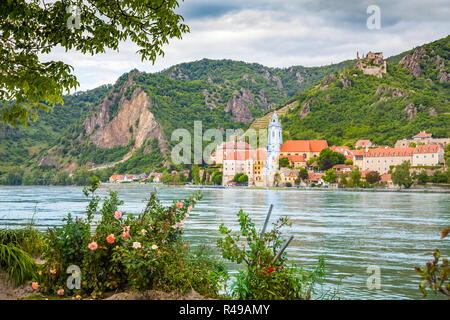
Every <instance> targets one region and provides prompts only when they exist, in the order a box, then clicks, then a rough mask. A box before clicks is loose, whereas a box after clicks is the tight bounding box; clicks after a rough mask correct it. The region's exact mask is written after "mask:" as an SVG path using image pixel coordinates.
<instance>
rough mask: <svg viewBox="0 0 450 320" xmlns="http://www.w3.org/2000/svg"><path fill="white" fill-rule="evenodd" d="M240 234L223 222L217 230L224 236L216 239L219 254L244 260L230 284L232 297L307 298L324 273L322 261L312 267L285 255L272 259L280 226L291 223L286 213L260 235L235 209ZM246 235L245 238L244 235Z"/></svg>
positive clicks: (232, 260)
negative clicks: (289, 259) (242, 267)
mask: <svg viewBox="0 0 450 320" xmlns="http://www.w3.org/2000/svg"><path fill="white" fill-rule="evenodd" d="M238 221H239V224H240V234H237V233H232V230H231V229H229V228H227V227H225V226H224V224H222V225H221V226H220V228H219V232H220V233H221V234H223V235H224V236H225V237H224V238H220V239H218V241H217V245H218V247H219V249H220V250H221V252H222V257H223V258H224V259H228V260H230V261H231V262H235V263H237V264H243V265H244V269H241V270H239V272H238V274H237V276H236V277H235V279H234V282H233V283H232V285H231V292H230V295H231V297H232V298H236V299H245V300H255V299H257V300H273V299H309V298H310V293H311V292H314V283H315V281H316V279H317V278H321V277H323V276H324V263H323V260H321V261H320V263H319V266H318V267H317V268H316V269H313V270H311V271H310V270H304V269H303V268H299V267H297V266H296V265H295V264H293V263H290V264H289V265H288V260H287V255H286V253H285V252H283V253H282V254H281V256H280V257H279V258H278V260H276V259H275V257H276V256H277V254H278V252H279V250H280V249H281V247H282V245H283V240H282V238H281V228H283V227H286V226H290V225H291V223H290V222H289V221H288V219H287V217H282V218H280V219H278V221H277V222H276V223H273V229H272V230H271V231H270V232H265V233H264V234H263V235H262V237H260V234H259V233H258V232H257V231H256V228H255V224H254V223H253V222H252V220H251V218H250V217H249V215H248V214H247V213H245V212H244V211H242V210H240V211H239V213H238ZM244 237H245V241H244V239H241V238H244Z"/></svg>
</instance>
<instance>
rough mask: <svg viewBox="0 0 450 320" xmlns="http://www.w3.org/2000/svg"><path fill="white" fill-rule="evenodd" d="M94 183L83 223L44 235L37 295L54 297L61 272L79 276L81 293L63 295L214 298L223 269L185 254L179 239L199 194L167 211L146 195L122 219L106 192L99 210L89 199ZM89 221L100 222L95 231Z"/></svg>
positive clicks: (196, 255)
mask: <svg viewBox="0 0 450 320" xmlns="http://www.w3.org/2000/svg"><path fill="white" fill-rule="evenodd" d="M97 187H98V179H94V181H93V184H92V186H91V187H90V188H89V189H85V190H84V193H85V195H86V196H89V194H91V196H90V197H91V198H90V202H89V204H88V206H87V209H86V212H87V218H86V219H84V220H83V219H79V218H75V219H73V218H72V217H71V216H70V215H68V217H67V218H66V219H64V221H65V224H64V225H63V226H61V227H57V228H53V229H50V230H49V231H48V233H47V235H46V238H45V241H46V244H47V245H46V248H47V249H46V251H45V252H44V258H45V259H46V260H47V261H46V263H45V264H44V266H43V267H42V269H41V271H40V275H39V278H38V281H39V283H40V284H41V286H40V290H41V292H43V293H50V294H54V293H56V292H57V291H58V290H59V289H62V288H64V287H65V284H66V281H67V277H68V275H67V274H66V270H67V267H68V266H70V265H76V266H79V267H80V271H81V277H82V282H81V288H80V289H79V290H74V291H73V292H70V291H69V292H65V294H71V293H72V294H80V295H90V296H91V297H93V298H100V297H102V296H103V294H104V292H106V291H108V290H124V289H126V288H127V287H129V286H130V285H131V288H132V289H135V290H150V289H155V290H181V291H187V290H189V289H194V290H196V291H197V292H199V293H200V294H204V295H207V296H213V297H216V296H218V294H219V291H220V289H221V286H222V284H223V282H224V279H225V277H226V272H225V269H224V267H223V266H222V265H221V264H220V263H218V262H216V261H214V260H213V259H211V258H210V256H209V255H207V254H206V252H207V251H206V250H201V252H200V253H199V252H196V251H195V250H191V249H190V248H189V247H188V246H187V244H186V243H184V241H183V239H182V229H183V228H182V227H183V225H184V221H183V220H184V219H186V218H188V217H189V212H190V211H191V210H192V209H193V207H194V206H195V204H196V201H197V200H200V198H201V194H194V195H192V196H191V197H189V198H188V199H185V200H183V201H178V202H177V201H174V202H173V204H172V205H171V206H168V207H165V206H162V205H161V204H160V202H159V200H158V199H157V198H156V195H155V194H151V196H150V198H149V200H148V202H147V205H146V207H145V209H144V211H143V212H142V213H141V214H139V215H126V216H125V215H124V214H122V212H120V211H119V210H118V208H119V206H120V205H121V204H122V203H123V202H122V201H120V200H119V199H118V197H117V193H116V192H112V191H111V192H110V195H109V197H106V198H104V199H103V204H102V207H101V208H100V207H99V203H100V198H99V197H98V196H97V195H95V191H96V189H97ZM94 216H100V220H99V221H98V222H97V227H96V229H95V231H93V230H91V224H92V223H93V218H94Z"/></svg>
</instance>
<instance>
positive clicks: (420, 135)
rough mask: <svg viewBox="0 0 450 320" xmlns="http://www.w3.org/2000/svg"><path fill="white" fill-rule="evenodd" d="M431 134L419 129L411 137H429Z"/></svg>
mask: <svg viewBox="0 0 450 320" xmlns="http://www.w3.org/2000/svg"><path fill="white" fill-rule="evenodd" d="M432 136H433V135H432V134H431V133H426V132H425V131H421V132H420V133H418V134H416V135H415V136H414V137H413V138H431V137H432Z"/></svg>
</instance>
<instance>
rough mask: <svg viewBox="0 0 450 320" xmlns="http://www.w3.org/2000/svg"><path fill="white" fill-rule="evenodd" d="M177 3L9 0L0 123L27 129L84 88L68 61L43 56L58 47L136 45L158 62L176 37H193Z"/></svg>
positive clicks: (87, 50)
mask: <svg viewBox="0 0 450 320" xmlns="http://www.w3.org/2000/svg"><path fill="white" fill-rule="evenodd" d="M178 6H179V4H178V1H177V0H156V1H149V0H127V1H118V0H116V1H108V0H85V1H80V0H64V1H50V0H30V1H26V0H5V1H1V2H0V44H1V45H0V61H1V63H0V102H1V103H2V104H1V107H0V119H1V121H2V122H3V123H8V124H12V125H13V126H16V125H17V122H18V121H20V122H21V123H22V124H23V125H25V126H26V124H27V119H28V118H29V117H30V115H31V116H32V117H33V119H34V120H35V119H36V117H37V114H38V111H39V110H45V111H48V110H49V106H53V107H54V106H55V104H56V103H61V104H62V103H63V93H64V92H66V91H70V90H71V89H75V88H76V87H77V86H78V85H79V83H78V82H77V80H76V77H75V76H74V75H73V74H71V72H72V70H73V68H72V67H71V66H70V65H67V64H65V63H64V62H62V61H48V62H44V61H43V60H42V58H40V55H42V54H48V53H50V52H51V50H52V49H53V48H55V47H56V46H61V47H62V48H64V49H65V50H66V51H69V50H75V51H78V52H81V53H83V54H91V55H94V54H98V53H104V52H105V51H106V49H112V50H117V49H118V46H119V43H120V41H124V40H127V39H129V40H131V41H132V42H134V43H135V44H137V46H138V47H139V50H138V51H137V53H138V54H140V56H141V58H142V60H147V59H149V60H151V61H152V62H154V61H155V59H156V57H157V56H158V55H162V54H163V50H162V47H163V45H165V44H167V43H168V41H169V39H171V38H174V37H176V38H181V36H182V34H183V33H186V32H189V27H188V26H187V25H185V24H184V23H183V17H182V16H181V15H179V14H176V13H175V12H174V11H175V9H176V8H177V7H178Z"/></svg>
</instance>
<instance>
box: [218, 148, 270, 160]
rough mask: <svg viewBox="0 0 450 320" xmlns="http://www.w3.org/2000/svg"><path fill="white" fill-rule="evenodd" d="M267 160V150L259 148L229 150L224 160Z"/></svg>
mask: <svg viewBox="0 0 450 320" xmlns="http://www.w3.org/2000/svg"><path fill="white" fill-rule="evenodd" d="M248 159H253V160H266V159H267V150H266V149H265V148H258V149H256V150H234V151H231V150H227V152H225V153H224V155H223V160H248Z"/></svg>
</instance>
